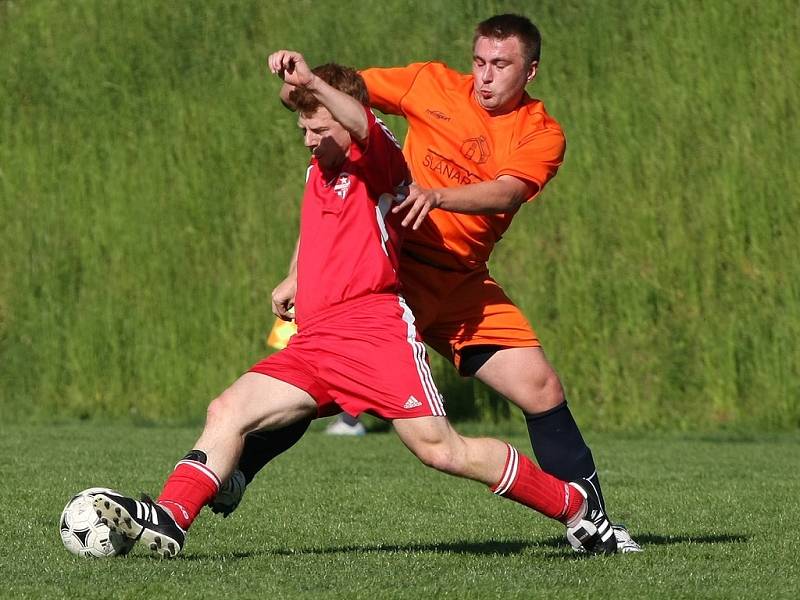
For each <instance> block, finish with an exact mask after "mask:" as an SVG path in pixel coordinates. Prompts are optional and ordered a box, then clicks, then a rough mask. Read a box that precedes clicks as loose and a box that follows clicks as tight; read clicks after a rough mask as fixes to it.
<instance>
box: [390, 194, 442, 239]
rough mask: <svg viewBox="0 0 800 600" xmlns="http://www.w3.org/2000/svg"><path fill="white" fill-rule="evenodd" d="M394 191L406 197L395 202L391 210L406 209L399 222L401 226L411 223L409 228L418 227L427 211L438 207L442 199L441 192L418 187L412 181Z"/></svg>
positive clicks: (394, 211)
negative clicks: (406, 211)
mask: <svg viewBox="0 0 800 600" xmlns="http://www.w3.org/2000/svg"><path fill="white" fill-rule="evenodd" d="M395 192H396V193H397V195H398V196H405V197H406V199H405V200H403V201H402V202H400V203H399V204H396V205H395V206H394V208H392V212H393V213H399V212H401V211H403V210H406V209H407V210H408V214H406V216H405V217H403V221H402V223H401V224H402V225H403V227H408V226H409V225H411V229H419V226H420V225H422V221H424V220H425V217H427V216H428V213H429V212H431V211H432V210H433V209H434V208H438V207H439V206H440V205H441V201H442V194H441V192H438V191H436V190H428V189H425V188H422V187H419V186H418V185H417V184H416V183H412V184H410V185H409V186H408V187H399V188H397V189H396V190H395Z"/></svg>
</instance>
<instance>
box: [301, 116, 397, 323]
mask: <svg viewBox="0 0 800 600" xmlns="http://www.w3.org/2000/svg"><path fill="white" fill-rule="evenodd" d="M365 110H366V113H367V121H368V126H369V134H368V136H367V140H366V142H365V143H364V145H363V146H361V145H359V144H356V143H353V144H352V145H351V146H350V152H349V155H348V157H347V159H345V161H344V163H343V164H342V165H341V166H340V167H338V168H337V169H336V170H335V171H332V172H326V171H323V170H322V169H321V168H320V165H319V164H318V162H317V160H316V158H313V157H312V159H311V165H310V166H309V168H308V177H307V180H306V187H305V192H304V194H303V205H302V209H301V214H300V247H299V252H298V255H297V294H296V296H295V317H296V321H297V324H298V326H302V325H303V322H304V321H308V320H309V319H313V318H314V317H315V316H318V315H320V314H321V313H323V312H324V311H326V310H328V309H330V308H332V307H334V306H336V305H338V304H341V303H342V302H345V301H347V300H352V299H355V298H360V297H363V296H366V295H368V294H375V293H393V294H396V293H398V292H399V288H400V285H399V282H398V277H397V270H398V262H399V248H400V242H401V235H402V230H403V228H402V226H401V225H400V221H401V220H402V216H401V215H399V214H398V215H395V214H393V213H392V212H391V210H390V209H391V207H392V203H393V200H394V197H393V193H394V188H395V187H397V186H399V185H404V184H406V183H408V181H409V180H410V177H409V174H408V168H407V166H406V163H405V160H404V159H403V154H402V152H401V150H400V146H399V144H398V143H397V140H395V138H394V136H392V134H391V132H390V131H389V130H388V129H387V128H386V126H385V125H384V124H383V123H381V122H380V121H379V120H377V119H376V118H375V115H373V114H372V111H370V110H369V109H366V108H365Z"/></svg>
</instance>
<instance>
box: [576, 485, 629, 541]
mask: <svg viewBox="0 0 800 600" xmlns="http://www.w3.org/2000/svg"><path fill="white" fill-rule="evenodd" d="M569 485H570V487H571V488H573V489H575V490H577V491H578V492H579V493H580V494H581V495H582V496H583V498H584V500H585V502H584V508H583V511H582V513H583V514H581V515H580V516H579V519H578V520H577V521H576V522H573V524H572V525H568V526H567V540H568V541H569V543H570V545H571V546H572V547H573V548H574V549H575V550H577V551H578V552H587V553H589V554H614V553H615V552H616V551H617V540H616V538H615V537H614V530H613V529H612V527H611V521H609V520H608V517H607V516H606V513H605V512H603V507H602V506H601V505H600V499H599V497H598V495H597V492H596V491H595V489H594V486H593V485H592V483H591V482H590V481H589V480H587V479H578V480H576V481H571V482H570V484H569Z"/></svg>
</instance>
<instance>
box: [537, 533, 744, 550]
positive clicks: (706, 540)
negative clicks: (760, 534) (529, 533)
mask: <svg viewBox="0 0 800 600" xmlns="http://www.w3.org/2000/svg"><path fill="white" fill-rule="evenodd" d="M633 539H634V540H636V541H637V542H638V543H639V545H640V546H642V547H643V548H644V547H645V546H650V545H652V546H669V545H675V544H744V543H745V542H748V541H750V536H747V535H736V534H724V535H658V534H655V533H635V532H634V533H633ZM564 543H565V542H564V538H562V537H555V536H554V537H551V538H548V539H546V540H544V541H542V542H539V544H537V545H539V546H548V547H550V548H562V547H563V546H564Z"/></svg>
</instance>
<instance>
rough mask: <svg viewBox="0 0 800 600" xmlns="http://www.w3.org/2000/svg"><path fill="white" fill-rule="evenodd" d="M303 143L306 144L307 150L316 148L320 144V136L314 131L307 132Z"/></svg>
mask: <svg viewBox="0 0 800 600" xmlns="http://www.w3.org/2000/svg"><path fill="white" fill-rule="evenodd" d="M303 142H304V143H305V146H306V148H314V147H315V146H316V145H317V144H319V136H318V135H317V134H316V133H314V132H313V131H308V130H306V134H305V136H304V137H303Z"/></svg>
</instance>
